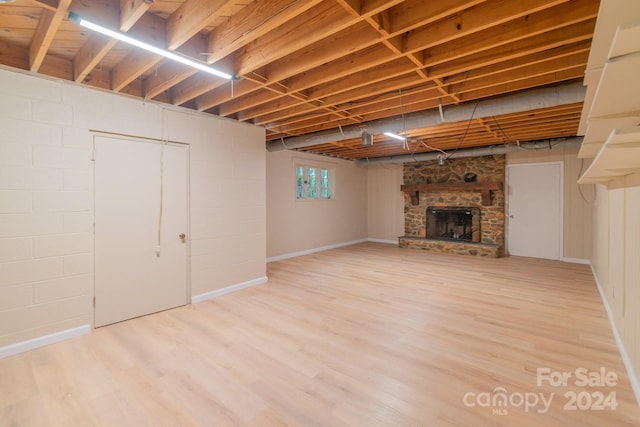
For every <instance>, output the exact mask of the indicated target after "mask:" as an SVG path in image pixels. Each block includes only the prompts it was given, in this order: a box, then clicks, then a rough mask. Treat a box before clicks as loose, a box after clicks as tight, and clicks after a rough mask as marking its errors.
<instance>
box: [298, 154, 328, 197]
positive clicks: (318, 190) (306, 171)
mask: <svg viewBox="0 0 640 427" xmlns="http://www.w3.org/2000/svg"><path fill="white" fill-rule="evenodd" d="M299 168H303V170H304V177H305V178H306V180H305V183H304V184H303V187H302V188H303V190H302V192H303V197H298V169H299ZM309 169H317V170H318V175H317V177H316V194H317V195H320V194H321V193H322V178H321V174H322V172H321V171H322V170H326V171H327V172H328V192H329V197H321V196H318V197H308V187H307V186H308V183H307V182H308V180H309V178H308V176H309ZM293 173H294V198H295V200H296V202H325V201H331V200H336V168H335V166H334V165H322V164H318V163H315V162H308V161H296V162H294V167H293Z"/></svg>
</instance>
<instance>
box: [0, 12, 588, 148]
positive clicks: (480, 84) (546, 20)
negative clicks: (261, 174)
mask: <svg viewBox="0 0 640 427" xmlns="http://www.w3.org/2000/svg"><path fill="white" fill-rule="evenodd" d="M0 1H1V0H0ZM5 1H7V0H5ZM598 7H599V1H594V0H440V1H432V0H404V1H402V0H306V1H295V0H255V1H250V0H185V1H183V0H175V1H169V0H157V1H145V0H128V1H125V0H121V1H118V0H116V1H114V0H15V1H13V2H9V3H2V4H0V64H3V65H5V66H9V67H15V68H19V69H22V70H30V71H32V72H36V73H41V74H44V75H48V76H52V77H56V78H61V79H66V80H70V81H75V82H79V83H82V84H85V85H88V86H93V87H99V88H103V89H107V90H112V91H116V92H122V93H126V94H129V95H134V96H137V97H140V98H144V99H153V100H157V101H159V102H163V103H169V104H174V105H182V106H184V107H188V108H192V109H196V110H199V111H204V112H208V113H211V114H216V115H220V116H224V117H230V118H233V119H237V120H240V121H245V122H249V123H253V124H256V125H259V126H263V127H265V128H266V131H267V141H271V140H280V139H283V140H284V141H286V138H287V137H291V136H300V135H307V134H312V133H313V132H317V131H322V130H328V129H336V130H339V129H340V128H341V127H343V126H347V125H349V126H351V125H360V126H364V125H366V123H367V122H371V121H374V120H377V119H382V118H388V117H394V116H401V115H403V114H408V113H413V112H420V111H426V110H431V109H436V110H437V109H438V107H439V104H441V105H442V106H443V108H447V107H452V106H455V105H460V104H464V103H474V102H479V101H480V100H483V99H487V98H490V97H495V96H499V95H503V94H508V93H514V92H517V91H522V90H526V89H531V88H536V87H540V86H547V85H557V84H561V83H565V82H571V81H581V80H582V78H583V75H584V70H585V68H586V64H587V58H588V55H589V49H590V46H591V38H592V35H593V31H594V27H595V19H596V16H597V13H598ZM70 11H71V12H74V13H76V14H78V15H80V16H82V17H84V18H87V19H91V20H93V21H95V22H99V23H101V24H102V25H104V26H107V27H110V28H112V29H116V30H120V31H122V32H127V33H128V34H129V35H131V36H133V37H135V38H138V39H141V40H144V41H147V42H148V43H151V44H154V45H156V46H159V47H162V48H166V49H168V50H174V51H177V52H179V53H181V54H183V55H186V56H189V57H192V58H194V59H196V60H198V61H203V62H207V63H209V64H212V66H214V67H216V68H219V69H221V70H224V71H227V72H229V73H231V74H233V75H235V76H237V77H238V79H237V80H235V81H232V82H230V81H227V80H224V79H221V78H218V77H215V76H211V75H208V74H205V73H203V72H197V71H195V70H194V69H191V68H189V67H187V66H185V65H182V64H178V63H175V62H172V61H170V60H167V59H163V58H162V57H160V56H157V55H154V54H150V53H147V52H145V51H142V50H140V49H138V48H135V47H131V46H128V45H126V44H124V43H122V42H117V41H115V40H113V39H109V38H106V37H105V36H102V35H99V34H95V33H92V32H91V31H90V30H86V29H84V28H81V27H80V26H79V25H78V24H77V23H76V22H74V21H71V20H69V19H68V13H69V12H70ZM581 109H582V103H578V104H575V103H574V104H568V105H561V106H558V107H554V108H546V109H538V110H532V111H527V112H522V113H514V114H507V115H502V116H497V117H491V118H483V119H472V118H471V119H470V120H467V121H465V122H458V123H443V124H440V125H437V126H430V127H426V128H422V129H406V134H407V135H408V136H409V137H410V139H409V147H408V149H409V150H410V151H411V152H428V151H431V150H433V149H434V148H437V149H441V150H447V149H451V148H465V147H475V146H485V145H495V144H505V143H510V142H514V141H516V140H520V141H528V140H542V139H552V138H563V137H570V136H575V135H576V133H577V128H578V123H579V119H580V113H581ZM403 145H404V144H403V143H402V142H399V141H396V140H393V139H389V138H388V137H385V136H383V135H375V136H374V145H373V146H372V147H363V146H362V144H361V140H360V139H359V138H358V139H350V140H342V141H335V142H332V143H326V144H321V145H316V146H311V147H305V148H302V150H305V151H311V152H315V153H320V154H326V155H330V156H336V157H342V158H349V159H361V158H375V157H380V156H392V155H401V154H407V147H403Z"/></svg>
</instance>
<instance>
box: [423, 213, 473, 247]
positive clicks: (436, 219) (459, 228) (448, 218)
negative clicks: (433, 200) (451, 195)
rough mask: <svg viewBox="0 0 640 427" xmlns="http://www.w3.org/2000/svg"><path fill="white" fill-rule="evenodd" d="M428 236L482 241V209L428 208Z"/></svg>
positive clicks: (431, 237)
mask: <svg viewBox="0 0 640 427" xmlns="http://www.w3.org/2000/svg"><path fill="white" fill-rule="evenodd" d="M426 216H427V224H426V231H427V233H426V238H427V239H433V240H455V241H466V242H480V240H481V237H480V236H481V234H480V209H479V208H475V207H457V206H456V207H435V206H429V207H428V208H427V215H426Z"/></svg>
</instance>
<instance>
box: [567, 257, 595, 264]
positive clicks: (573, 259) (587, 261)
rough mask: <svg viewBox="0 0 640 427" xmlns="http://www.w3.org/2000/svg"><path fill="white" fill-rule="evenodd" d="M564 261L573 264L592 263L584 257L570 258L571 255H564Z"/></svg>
mask: <svg viewBox="0 0 640 427" xmlns="http://www.w3.org/2000/svg"><path fill="white" fill-rule="evenodd" d="M562 261H563V262H571V263H573V264H586V265H591V261H589V260H588V259H583V258H570V257H562Z"/></svg>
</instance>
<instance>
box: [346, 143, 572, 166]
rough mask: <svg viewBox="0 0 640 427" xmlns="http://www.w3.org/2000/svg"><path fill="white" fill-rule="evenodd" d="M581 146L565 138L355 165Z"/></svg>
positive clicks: (427, 154) (388, 159)
mask: <svg viewBox="0 0 640 427" xmlns="http://www.w3.org/2000/svg"><path fill="white" fill-rule="evenodd" d="M580 144H582V137H575V138H567V139H555V140H554V139H550V140H545V141H532V142H523V143H513V144H509V145H492V146H490V147H480V148H465V149H461V150H456V151H452V152H450V153H447V154H443V153H440V152H437V151H430V152H428V153H419V154H406V155H402V156H392V157H376V158H374V159H361V160H358V161H357V163H358V164H361V165H384V164H389V163H396V164H400V163H409V162H422V161H429V160H440V159H443V160H445V161H446V160H449V159H462V158H465V157H475V156H490V155H493V154H506V153H513V152H515V151H521V150H531V151H534V150H535V151H537V150H556V149H559V148H578V147H580Z"/></svg>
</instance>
